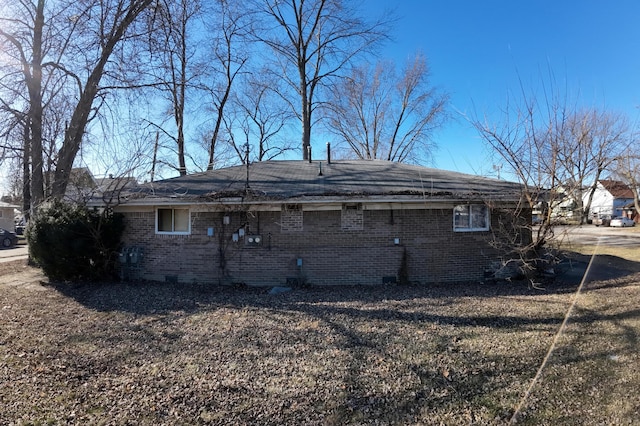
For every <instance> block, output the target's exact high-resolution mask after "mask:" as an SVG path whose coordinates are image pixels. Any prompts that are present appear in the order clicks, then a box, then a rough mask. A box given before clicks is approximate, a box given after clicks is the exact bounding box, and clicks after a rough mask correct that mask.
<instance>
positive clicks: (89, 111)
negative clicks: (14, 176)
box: [0, 0, 153, 206]
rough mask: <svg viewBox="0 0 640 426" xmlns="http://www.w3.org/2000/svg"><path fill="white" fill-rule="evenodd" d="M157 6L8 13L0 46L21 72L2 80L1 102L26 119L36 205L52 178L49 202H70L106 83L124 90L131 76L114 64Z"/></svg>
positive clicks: (125, 0)
mask: <svg viewBox="0 0 640 426" xmlns="http://www.w3.org/2000/svg"><path fill="white" fill-rule="evenodd" d="M152 2H153V0H101V1H100V0H76V1H60V2H52V3H49V2H45V1H44V0H38V1H37V2H35V3H33V2H31V1H28V0H18V1H17V2H14V3H12V4H11V6H10V7H8V8H6V9H7V11H8V14H7V15H5V16H3V17H2V18H1V19H2V24H3V25H2V30H0V31H1V32H0V39H3V41H4V43H3V44H4V45H5V46H11V49H10V51H9V52H8V59H9V60H10V62H11V63H10V66H14V67H16V68H14V70H16V71H15V72H10V73H8V74H4V75H3V76H2V80H3V82H2V85H1V86H0V90H2V94H0V97H1V98H2V99H3V103H2V105H3V106H4V107H6V108H11V109H12V110H13V111H14V112H16V113H17V112H21V113H24V117H22V118H20V119H19V120H18V122H19V123H20V124H21V125H22V126H23V129H24V130H23V132H22V136H23V147H22V151H23V152H24V153H25V156H24V171H25V176H24V179H25V182H29V181H30V182H31V185H30V195H31V198H32V199H31V203H30V204H31V205H33V206H37V205H38V204H39V203H40V202H41V201H42V200H43V199H44V198H45V196H46V195H47V193H46V191H47V186H48V185H47V184H46V180H47V179H48V178H50V177H51V176H53V182H52V184H51V186H52V189H51V195H53V196H55V197H58V198H60V197H62V195H64V192H65V188H66V185H67V182H68V179H69V175H70V173H71V168H72V167H73V163H74V161H75V158H76V154H77V153H78V150H79V149H80V146H81V144H82V140H83V137H84V135H85V131H86V127H87V124H88V123H89V122H90V121H91V120H92V119H93V118H95V116H96V111H97V110H98V109H99V108H100V106H101V104H102V103H103V102H104V101H105V99H106V98H105V94H106V91H105V87H104V86H103V85H101V84H100V83H101V80H102V79H103V77H104V76H105V75H108V76H109V79H110V81H111V82H112V85H113V86H122V83H123V80H119V79H118V77H117V76H118V75H124V74H125V73H124V71H123V70H124V67H122V66H121V65H122V61H121V60H120V61H117V60H116V61H112V60H111V59H113V54H114V52H116V51H117V47H118V46H119V45H120V44H121V42H122V41H123V40H125V39H126V40H127V41H128V39H129V38H130V37H131V36H132V34H130V33H128V30H129V28H130V26H131V25H132V24H133V23H134V22H135V21H136V19H137V18H138V16H139V15H140V14H141V13H142V12H143V11H144V10H145V9H146V8H147V7H148V6H149V5H150V4H151V3H152ZM120 52H124V50H120ZM119 59H121V58H119ZM120 71H122V72H120ZM12 90H13V92H12ZM21 93H25V94H26V96H24V95H22V94H21ZM61 99H64V101H61ZM96 99H98V100H99V102H97V103H96V102H95V101H96ZM54 105H55V106H54ZM61 105H65V108H66V107H67V106H69V105H73V106H72V107H71V108H70V109H69V110H68V111H69V114H59V113H60V112H61V111H63V110H65V109H63V108H60V106H61ZM56 114H57V115H56ZM14 116H15V117H18V115H14ZM54 120H57V122H56V123H55V124H56V125H54V126H52V127H51V128H52V129H54V131H53V133H52V134H49V135H47V134H46V129H45V124H46V123H49V125H52V123H53V121H54ZM62 123H64V124H62ZM62 127H64V129H65V130H64V131H65V136H64V138H61V139H62V140H58V138H57V136H55V135H54V133H57V132H58V130H59V129H61V128H62ZM47 136H48V138H47ZM45 142H46V143H45ZM45 154H46V155H48V158H47V161H46V162H45V159H44V155H45ZM54 166H55V171H54V172H53V173H49V174H47V173H46V171H47V167H54ZM25 193H26V191H25ZM27 195H29V194H27ZM25 198H29V197H25Z"/></svg>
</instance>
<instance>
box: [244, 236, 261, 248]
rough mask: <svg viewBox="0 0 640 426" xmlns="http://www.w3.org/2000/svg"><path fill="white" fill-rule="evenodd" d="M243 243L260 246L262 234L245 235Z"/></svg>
mask: <svg viewBox="0 0 640 426" xmlns="http://www.w3.org/2000/svg"><path fill="white" fill-rule="evenodd" d="M244 241H245V244H246V245H248V246H261V245H262V236H261V235H247V236H246V238H245V239H244Z"/></svg>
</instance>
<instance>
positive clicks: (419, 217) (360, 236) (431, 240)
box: [122, 209, 500, 286]
mask: <svg viewBox="0 0 640 426" xmlns="http://www.w3.org/2000/svg"><path fill="white" fill-rule="evenodd" d="M496 215H497V213H493V214H492V223H495V222H496V221H497V220H498V218H497V216H496ZM225 216H227V217H228V222H229V223H228V224H225V220H224V219H223V218H224V217H225ZM125 218H126V224H127V229H126V231H125V241H124V247H125V250H130V249H131V248H134V249H136V250H137V249H141V250H142V253H143V255H142V257H141V258H140V261H139V262H138V263H136V264H131V263H130V262H129V263H123V268H122V269H123V275H124V276H125V278H132V279H136V278H141V279H147V280H156V281H166V280H176V281H179V282H193V283H213V284H241V283H243V284H247V285H267V286H276V285H287V284H292V283H295V282H305V283H309V284H312V285H327V284H369V285H370V284H381V283H383V281H389V280H391V281H392V280H394V279H396V277H397V276H398V274H399V271H400V268H401V264H402V256H403V252H404V251H405V250H406V253H407V267H408V275H409V279H410V280H411V281H413V282H416V283H422V284H425V283H433V282H457V281H469V280H481V279H483V276H484V271H485V269H486V268H487V267H488V266H489V265H490V264H491V261H492V260H495V259H497V258H499V256H500V253H498V252H497V251H495V250H494V249H493V248H492V247H491V244H490V241H491V240H492V239H493V238H494V236H493V233H492V232H491V231H489V232H454V231H453V217H452V210H451V209H420V210H412V209H407V210H403V209H399V210H391V209H389V210H361V211H354V212H346V213H345V212H344V211H342V210H332V211H298V212H296V211H295V210H294V211H293V212H289V213H284V212H280V211H254V212H246V211H237V212H230V211H227V212H219V211H200V212H192V213H191V234H190V235H159V234H156V233H155V210H149V211H144V212H125ZM240 229H244V236H242V235H241V232H239V230H240ZM234 234H236V236H237V241H234ZM255 236H260V242H259V243H250V242H249V238H250V237H251V238H253V239H254V241H255Z"/></svg>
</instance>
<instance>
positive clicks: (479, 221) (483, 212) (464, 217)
mask: <svg viewBox="0 0 640 426" xmlns="http://www.w3.org/2000/svg"><path fill="white" fill-rule="evenodd" d="M453 230H454V231H456V232H472V231H488V230H489V208H488V207H487V206H485V205H483V204H467V205H460V206H456V207H455V208H454V209H453Z"/></svg>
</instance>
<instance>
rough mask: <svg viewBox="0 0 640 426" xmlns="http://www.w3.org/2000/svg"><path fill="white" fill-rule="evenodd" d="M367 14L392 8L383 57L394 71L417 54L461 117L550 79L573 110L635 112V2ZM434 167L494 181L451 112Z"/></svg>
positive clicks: (428, 1) (378, 5)
mask: <svg viewBox="0 0 640 426" xmlns="http://www.w3.org/2000/svg"><path fill="white" fill-rule="evenodd" d="M364 5H365V6H366V7H367V8H368V9H369V11H370V13H372V14H377V13H379V12H380V11H383V10H385V9H388V8H389V7H392V8H393V7H395V8H396V13H397V15H398V18H399V20H398V22H397V25H396V29H395V31H394V33H393V38H394V40H393V41H392V42H391V43H389V44H388V45H387V46H386V48H385V49H384V53H383V55H384V56H385V57H386V58H391V59H395V60H397V61H398V62H399V63H402V62H403V61H404V60H405V59H406V58H407V56H408V55H411V54H412V53H414V52H416V51H422V52H423V53H424V54H425V55H426V57H427V60H428V62H429V64H430V66H431V81H432V83H433V84H434V85H436V86H439V87H440V88H442V89H444V90H446V91H447V92H449V93H450V95H451V107H452V109H453V110H454V111H459V112H461V113H466V114H472V113H474V112H475V113H479V114H484V113H489V114H492V113H495V112H496V111H497V110H498V109H499V108H501V107H504V106H505V105H506V99H507V94H508V92H509V91H512V92H517V91H518V90H519V87H520V86H519V82H518V76H519V77H520V78H521V79H522V81H523V84H524V86H525V87H526V88H528V89H531V88H535V87H536V86H537V85H539V84H540V82H541V79H542V78H547V75H548V74H549V71H551V72H552V73H553V74H554V76H555V79H556V81H557V82H558V84H559V85H562V87H563V88H564V87H566V88H567V92H568V93H569V95H570V96H572V97H573V98H579V99H580V102H581V104H583V105H589V106H597V107H600V108H606V109H610V110H613V111H616V112H622V113H624V114H627V115H628V117H629V119H630V121H631V122H632V123H633V122H635V121H638V118H639V112H640V110H639V109H638V107H639V106H640V24H639V21H638V19H639V18H640V2H639V1H636V0H620V1H614V2H603V1H596V0H582V1H577V0H566V1H547V0H545V1H523V0H511V1H508V0H482V1H475V0H473V1H472V0H447V1H444V0H442V1H435V0H398V1H396V2H393V3H391V2H389V1H384V0H367V1H366V2H365V3H364ZM436 139H437V141H438V143H439V150H438V152H437V153H436V156H435V164H433V165H434V166H436V167H438V168H443V169H448V170H457V171H461V172H465V173H474V174H482V175H495V171H494V170H493V161H492V159H491V157H490V155H489V152H488V150H487V149H486V148H485V146H484V144H483V143H482V141H481V140H480V139H479V138H478V136H477V133H476V132H475V131H474V130H473V129H471V128H470V126H469V125H468V123H466V121H465V120H464V119H462V118H461V115H460V114H457V113H455V112H454V120H452V121H450V122H449V123H448V124H447V125H446V126H445V127H444V128H443V129H442V130H441V131H439V132H438V134H437V135H436Z"/></svg>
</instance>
